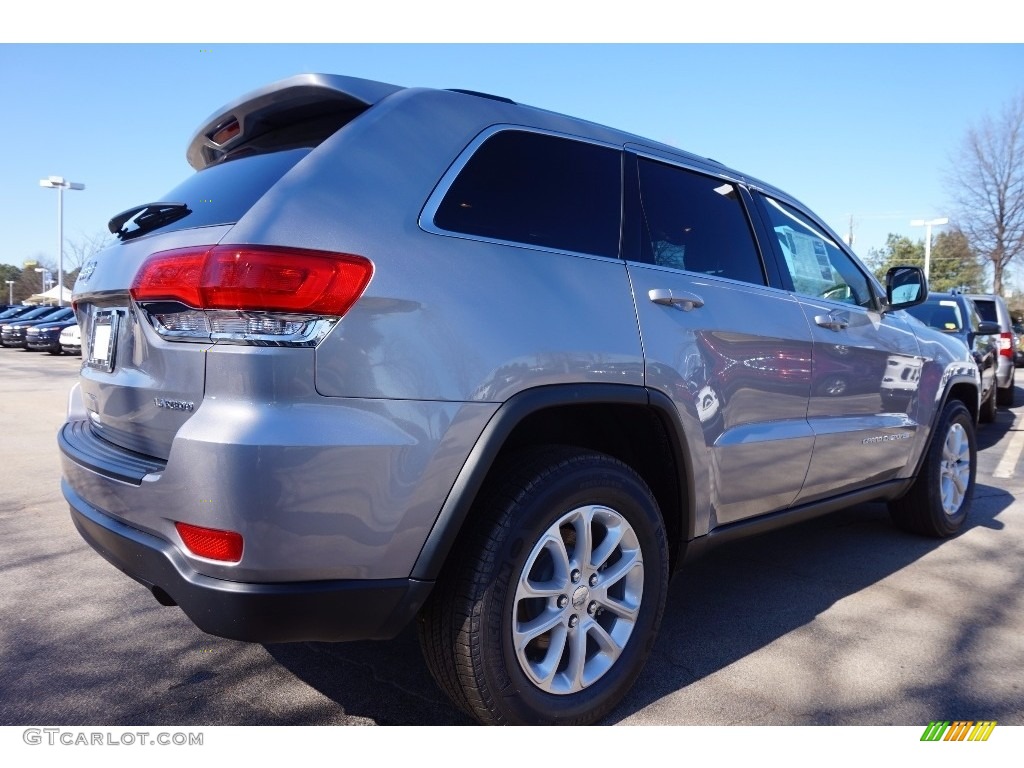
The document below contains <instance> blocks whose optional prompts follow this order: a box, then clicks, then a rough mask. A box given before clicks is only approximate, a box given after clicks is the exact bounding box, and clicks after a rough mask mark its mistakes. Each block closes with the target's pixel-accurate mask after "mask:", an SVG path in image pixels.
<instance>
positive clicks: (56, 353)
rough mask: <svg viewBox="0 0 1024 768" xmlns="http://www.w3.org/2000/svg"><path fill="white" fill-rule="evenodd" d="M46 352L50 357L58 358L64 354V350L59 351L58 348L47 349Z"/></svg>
mask: <svg viewBox="0 0 1024 768" xmlns="http://www.w3.org/2000/svg"><path fill="white" fill-rule="evenodd" d="M47 352H49V353H50V354H51V355H57V356H58V357H59V356H60V355H63V354H64V350H63V349H61V348H60V347H58V348H57V349H49V350H47Z"/></svg>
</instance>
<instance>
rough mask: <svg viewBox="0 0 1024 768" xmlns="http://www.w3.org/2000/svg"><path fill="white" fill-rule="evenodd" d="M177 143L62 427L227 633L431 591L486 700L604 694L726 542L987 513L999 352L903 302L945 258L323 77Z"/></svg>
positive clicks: (172, 599)
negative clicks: (875, 504) (853, 511)
mask: <svg viewBox="0 0 1024 768" xmlns="http://www.w3.org/2000/svg"><path fill="white" fill-rule="evenodd" d="M187 157H188V161H189V163H190V164H191V165H192V167H193V168H194V169H195V171H196V172H195V173H194V174H193V175H191V176H190V177H189V178H187V179H185V180H184V181H183V182H182V183H181V184H180V185H179V186H177V187H175V188H174V189H172V190H170V191H169V192H167V193H166V194H163V195H162V196H160V197H159V198H158V199H157V201H155V202H151V203H143V204H140V205H138V206H136V207H133V208H131V209H129V210H127V211H124V212H123V213H121V214H118V215H117V216H114V217H113V219H112V220H111V221H110V224H109V227H110V229H111V231H112V232H113V233H115V234H116V235H117V237H118V242H117V243H116V244H114V245H113V246H111V247H110V248H108V249H107V250H105V251H103V252H101V253H100V254H98V255H97V256H96V257H95V258H94V259H91V260H90V261H88V262H87V263H86V264H85V265H83V269H82V271H81V274H80V276H79V277H78V281H77V283H76V285H75V290H74V299H75V303H76V307H77V312H78V320H79V324H80V326H81V329H82V344H83V369H82V375H81V380H80V383H79V384H78V386H77V387H76V389H75V392H74V394H73V397H72V399H71V407H70V409H69V413H68V419H67V423H66V424H65V425H64V426H63V428H62V430H61V432H60V435H59V445H60V449H61V453H62V460H63V480H62V489H63V493H64V496H65V498H66V499H67V501H68V503H69V504H70V507H71V514H72V517H73V519H74V522H75V524H76V525H77V526H78V529H79V531H80V532H81V534H82V536H83V537H84V538H85V540H86V541H88V542H89V543H90V544H91V545H92V546H93V547H94V548H95V549H96V550H97V552H99V553H100V554H101V555H103V556H104V557H105V558H107V559H108V560H110V561H111V562H112V563H113V564H114V565H116V566H117V567H118V568H120V569H121V570H122V571H124V572H125V573H127V574H128V575H129V576H131V577H132V578H134V579H136V580H137V581H139V582H140V583H142V584H143V585H145V587H146V588H148V589H149V590H150V591H151V592H152V594H153V595H154V596H155V598H156V599H157V600H158V601H160V602H161V603H162V604H164V605H178V606H180V607H181V609H182V610H183V611H184V612H185V613H186V614H187V615H188V616H189V618H190V619H192V621H194V622H195V623H196V624H197V625H198V626H199V627H201V628H202V629H204V630H205V631H207V632H211V633H214V634H217V635H221V636H224V637H230V638H238V639H243V640H250V641H257V642H266V643H270V642H284V641H306V640H328V641H337V640H351V639H370V638H389V637H394V636H395V635H396V634H398V633H399V632H401V631H402V629H403V628H405V627H406V626H408V625H409V624H410V623H411V622H413V621H414V620H417V624H418V627H419V633H420V638H421V642H422V646H423V650H424V655H425V658H426V660H427V663H428V666H429V667H430V670H431V672H432V674H433V676H434V678H435V680H436V681H437V682H438V684H439V685H440V687H442V688H443V689H444V690H445V691H446V692H447V693H448V694H449V695H450V696H451V697H452V699H453V700H454V701H455V702H456V704H457V705H458V706H459V707H461V708H462V709H464V710H465V711H466V712H468V713H470V714H471V715H472V716H474V717H476V718H477V719H479V720H480V721H481V722H484V723H568V724H580V723H590V722H593V721H595V720H598V719H600V718H601V717H603V716H604V715H606V714H607V713H608V712H609V711H610V710H611V709H612V708H613V707H614V706H615V704H616V703H617V702H618V701H619V700H620V699H621V698H622V696H623V695H624V694H625V692H626V691H627V690H628V689H629V687H630V686H631V685H632V683H633V681H634V679H635V678H636V676H637V674H638V673H639V671H640V669H641V668H642V666H643V664H644V662H645V660H646V658H647V655H648V651H649V650H650V648H651V646H652V642H653V638H654V636H655V633H656V632H657V630H658V626H659V624H660V620H661V616H662V612H663V610H664V606H665V600H666V593H667V589H668V581H669V575H670V573H672V572H674V571H676V570H677V569H678V568H679V567H680V566H681V565H682V564H683V563H684V562H685V561H686V560H688V559H689V558H690V557H692V556H694V555H695V554H697V553H699V552H700V551H702V550H704V549H706V548H707V547H708V546H710V545H712V544H714V543H717V542H723V541H729V540H732V539H734V538H736V537H738V536H743V535H747V534H750V533H756V532H759V531H763V530H768V529H772V528H775V527H777V526H780V525H782V524H784V523H788V522H794V521H799V520H805V519H807V518H808V517H811V516H813V515H817V514H822V513H825V512H828V511H830V510H834V509H837V508H839V507H843V506H848V505H850V504H854V503H857V502H861V501H868V500H883V501H887V502H889V504H890V508H891V510H892V515H893V518H894V520H895V521H896V523H897V524H898V525H900V526H902V527H904V528H907V529H909V530H913V531H917V532H919V533H923V534H927V535H931V536H951V535H954V534H956V533H957V532H958V531H960V530H961V529H962V528H963V526H964V524H965V520H966V517H967V514H968V511H969V508H970V505H971V497H972V493H973V486H974V477H975V464H976V445H975V424H976V421H977V418H978V406H979V395H978V370H977V367H976V366H975V364H974V362H973V360H972V359H971V357H970V355H969V353H968V352H967V349H966V348H965V347H964V346H963V344H961V343H960V342H959V341H957V340H955V339H947V338H945V337H943V335H942V334H941V333H939V332H936V331H933V330H931V329H928V328H925V327H924V326H922V325H921V324H920V323H918V322H916V321H914V320H912V319H910V318H909V317H908V315H907V314H906V312H904V311H903V308H905V307H909V306H912V305H914V304H917V303H920V302H921V301H923V300H924V299H925V297H926V294H927V288H926V285H925V281H924V277H923V274H922V273H921V271H920V270H918V269H914V268H895V269H894V270H892V271H890V273H889V276H888V278H887V281H886V285H884V286H882V285H880V284H879V283H878V282H877V281H876V280H875V279H874V278H873V277H872V275H871V273H870V272H869V271H868V270H867V269H865V268H864V267H863V265H862V264H861V263H860V262H859V261H858V260H857V259H856V257H855V256H854V255H853V254H852V253H851V252H850V251H849V250H848V249H847V247H846V246H845V245H844V244H843V243H842V241H841V240H840V239H839V238H838V237H836V236H835V235H834V234H833V233H832V232H831V231H830V230H829V229H828V228H827V227H826V226H825V225H824V224H823V223H822V221H821V220H820V219H819V218H817V217H816V216H815V215H814V214H813V213H811V212H810V211H809V210H808V209H806V208H805V207H804V206H802V205H801V204H800V203H799V202H798V201H796V200H794V199H793V198H791V197H790V196H788V195H786V194H785V193H783V192H782V191H780V190H778V189H776V188H774V187H772V186H770V185H768V184H765V183H764V182H761V181H758V180H756V179H753V178H750V177H749V176H746V175H744V174H742V173H740V172H738V171H735V170H732V169H730V168H727V167H726V166H724V165H721V164H720V163H717V162H715V161H712V160H708V159H705V158H702V157H698V156H696V155H692V154H688V153H685V152H682V151H680V150H678V149H675V148H673V147H670V146H666V145H662V144H658V143H656V142H652V141H650V140H648V139H644V138H642V137H639V136H634V135H630V134H626V133H623V132H621V131H617V130H614V129H612V128H606V127H603V126H599V125H595V124H592V123H588V122H586V121H583V120H579V119H576V118H572V117H567V116H565V115H560V114H556V113H553V112H548V111H544V110H540V109H534V108H531V107H527V106H524V105H521V104H516V103H514V102H513V101H511V100H509V99H507V98H503V97H498V96H491V95H487V94H480V93H474V92H464V91H445V90H431V89H423V88H402V87H399V86H394V85H388V84H385V83H379V82H374V81H368V80H360V79H356V78H348V77H340V76H334V75H301V76H298V77H294V78H291V79H288V80H285V81H282V82H280V83H276V84H273V85H270V86H267V87H266V88H263V89H261V90H259V91H256V92H254V93H251V94H248V95H246V96H244V97H242V98H241V99H239V100H237V101H235V102H233V103H231V104H228V105H227V106H225V107H223V108H222V109H220V110H218V111H216V112H215V113H214V114H213V115H211V116H210V117H209V118H208V119H207V120H206V121H204V122H203V124H202V126H201V127H200V129H199V130H198V132H197V133H196V135H195V136H194V137H193V139H192V141H191V143H190V144H189V147H188V151H187ZM764 586H768V587H769V588H770V585H764ZM696 631H699V629H698V630H696Z"/></svg>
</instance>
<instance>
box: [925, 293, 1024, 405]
mask: <svg viewBox="0 0 1024 768" xmlns="http://www.w3.org/2000/svg"><path fill="white" fill-rule="evenodd" d="M907 312H909V313H910V314H911V315H913V316H914V317H916V318H917V319H918V320H920V321H921V322H922V323H924V324H925V325H927V326H929V327H931V328H936V329H938V330H940V331H942V332H943V333H945V334H948V335H949V336H952V337H954V338H957V339H960V340H961V341H962V342H963V343H964V345H965V346H966V347H967V348H968V349H969V350H970V351H971V355H972V356H973V357H974V361H975V363H977V366H978V373H979V375H980V378H981V410H980V412H979V418H980V420H981V421H983V422H992V421H995V418H996V410H997V405H998V404H999V399H1000V395H999V392H1000V389H999V379H998V372H999V365H1000V349H1001V347H1000V341H1001V337H1000V333H1001V330H1000V327H999V324H998V323H995V322H992V321H990V320H984V319H982V316H981V313H980V312H979V311H978V306H977V302H976V301H975V300H974V299H972V298H970V297H968V296H965V295H963V294H961V293H957V292H955V291H954V292H953V293H930V294H928V298H927V299H926V300H925V302H924V303H923V304H918V305H917V306H915V307H910V308H909V309H908V310H907ZM1010 386H1011V387H1012V386H1013V381H1012V378H1011V383H1010ZM1011 391H1012V390H1011ZM1011 399H1012V398H1011Z"/></svg>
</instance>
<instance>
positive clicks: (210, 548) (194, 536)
mask: <svg viewBox="0 0 1024 768" xmlns="http://www.w3.org/2000/svg"><path fill="white" fill-rule="evenodd" d="M174 527H175V528H177V530H178V535H179V536H181V540H182V542H184V544H185V546H186V547H188V550H189V552H191V553H192V554H193V555H198V556H199V557H205V558H206V559H207V560H220V561H221V562H226V563H237V562H238V561H239V560H241V559H242V534H240V533H235V532H234V531H222V530H218V529H217V528H203V527H201V526H198V525H190V524H189V523H177V522H176V523H175V524H174Z"/></svg>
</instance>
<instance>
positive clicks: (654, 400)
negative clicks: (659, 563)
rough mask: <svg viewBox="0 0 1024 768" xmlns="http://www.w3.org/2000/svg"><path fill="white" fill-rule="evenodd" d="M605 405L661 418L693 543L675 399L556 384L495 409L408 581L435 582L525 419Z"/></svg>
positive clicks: (615, 387) (689, 487)
mask: <svg viewBox="0 0 1024 768" xmlns="http://www.w3.org/2000/svg"><path fill="white" fill-rule="evenodd" d="M601 404H608V405H629V406H640V407H645V408H650V409H652V410H653V411H654V412H655V414H656V415H657V416H658V418H659V419H661V421H662V424H663V426H664V427H665V432H666V434H667V435H668V438H669V443H670V445H671V449H672V452H673V458H674V460H675V463H676V466H677V467H682V468H683V471H682V472H681V473H680V477H679V498H680V499H681V500H682V502H683V504H684V505H685V508H686V512H685V514H686V517H687V520H685V521H683V523H682V525H681V529H682V531H683V539H684V540H689V539H692V538H693V536H694V515H693V513H692V512H693V510H694V509H695V507H694V499H693V487H694V484H693V468H692V463H691V461H690V457H689V454H688V452H687V451H686V446H685V442H684V438H683V434H684V433H683V428H682V425H681V423H680V420H679V415H678V413H677V412H676V408H675V404H674V403H673V402H672V400H671V399H670V398H669V397H668V396H667V395H665V394H663V393H661V392H658V391H656V390H651V389H648V388H647V387H642V386H634V385H629V384H601V383H594V384H564V385H563V384H556V385H551V386H543V387H535V388H531V389H527V390H523V391H522V392H519V393H517V394H515V395H513V396H512V397H510V398H509V399H508V400H507V401H505V402H504V403H502V405H501V406H500V407H499V408H498V410H497V411H495V413H494V415H493V416H492V417H491V419H490V420H489V421H488V422H487V426H485V427H484V429H483V432H481V434H480V436H479V438H477V441H476V444H475V445H474V446H473V449H472V450H471V451H470V453H469V456H468V457H467V459H466V461H465V463H464V464H463V466H462V469H461V470H460V471H459V474H458V476H457V477H456V479H455V482H454V484H453V485H452V488H451V490H450V491H449V492H448V496H447V497H446V498H445V501H444V504H443V505H442V507H441V511H440V513H439V514H438V516H437V519H436V520H435V521H434V526H433V528H431V530H430V533H429V535H428V536H427V539H426V541H425V542H424V544H423V547H422V548H421V550H420V553H419V556H418V557H417V558H416V562H415V564H414V565H413V568H412V573H411V574H410V577H411V578H413V579H421V580H427V581H433V580H436V579H437V577H438V575H439V574H440V572H441V567H442V566H443V565H444V562H445V560H446V559H447V557H448V554H449V553H450V552H451V550H452V547H453V546H454V545H455V541H456V539H457V538H458V536H459V532H460V531H461V529H462V526H463V524H464V523H465V521H466V518H467V517H468V516H469V511H470V508H471V507H472V505H473V502H474V501H475V499H476V497H477V494H479V492H480V489H481V487H482V486H483V484H484V480H485V479H486V478H487V475H488V474H489V473H490V471H491V468H492V467H493V466H494V462H495V460H496V459H497V457H498V454H499V453H500V452H501V449H502V447H503V446H504V445H505V443H506V441H507V439H508V437H509V435H511V434H512V432H513V430H515V428H516V427H517V426H518V425H519V424H520V423H522V421H523V420H524V419H525V418H527V417H528V416H531V415H532V414H535V413H537V412H538V411H542V410H546V409H549V408H557V407H562V406H573V405H601ZM680 544H682V542H680Z"/></svg>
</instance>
